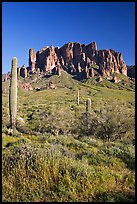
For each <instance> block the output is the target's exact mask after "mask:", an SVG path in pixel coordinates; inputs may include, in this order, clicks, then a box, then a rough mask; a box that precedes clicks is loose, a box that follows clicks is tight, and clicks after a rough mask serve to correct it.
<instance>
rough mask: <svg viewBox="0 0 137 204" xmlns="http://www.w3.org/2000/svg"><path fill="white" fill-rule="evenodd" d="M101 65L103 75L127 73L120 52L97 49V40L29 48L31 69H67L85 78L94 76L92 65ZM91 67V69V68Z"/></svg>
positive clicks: (51, 71) (51, 70)
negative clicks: (37, 48)
mask: <svg viewBox="0 0 137 204" xmlns="http://www.w3.org/2000/svg"><path fill="white" fill-rule="evenodd" d="M93 64H94V65H97V66H98V67H99V73H100V75H102V76H109V75H110V74H111V73H114V72H116V73H122V74H124V75H127V67H126V64H125V62H124V60H123V58H122V54H121V53H120V52H116V51H114V50H112V49H109V50H97V45H96V42H92V43H90V44H88V45H85V44H80V43H74V42H69V43H67V44H65V45H63V46H62V47H61V48H59V47H54V46H50V47H44V48H42V50H40V51H38V52H37V53H35V51H34V49H33V48H31V49H30V50H29V69H30V70H32V71H34V70H35V69H37V68H40V70H41V71H44V72H46V73H47V72H50V73H54V72H56V71H57V70H59V69H65V70H66V71H67V72H68V73H70V74H78V73H80V72H82V73H83V75H84V74H85V78H88V77H93V76H94V73H93V72H94V70H92V65H93ZM90 69H91V70H90Z"/></svg>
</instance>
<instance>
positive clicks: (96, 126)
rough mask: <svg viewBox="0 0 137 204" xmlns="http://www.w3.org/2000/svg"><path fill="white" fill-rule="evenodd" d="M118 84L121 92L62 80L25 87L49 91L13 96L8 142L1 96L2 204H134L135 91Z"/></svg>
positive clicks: (89, 82)
mask: <svg viewBox="0 0 137 204" xmlns="http://www.w3.org/2000/svg"><path fill="white" fill-rule="evenodd" d="M119 77H123V79H122V80H123V81H125V80H127V84H128V85H125V84H120V83H119V84H113V83H111V82H110V81H107V80H106V81H105V80H104V81H103V83H104V84H103V83H102V82H101V83H102V84H103V85H101V83H96V81H95V80H94V81H93V79H92V80H85V81H83V82H79V81H76V80H74V79H72V77H71V76H70V75H69V74H67V73H66V72H62V74H61V76H60V77H58V76H51V77H50V78H47V79H46V78H44V79H43V80H42V81H39V82H38V83H37V82H33V83H32V86H33V87H39V86H46V84H48V83H49V81H52V82H53V83H54V84H55V86H56V89H53V90H51V89H43V90H41V91H35V90H32V91H25V90H21V89H19V90H18V108H17V115H18V117H17V132H16V133H14V134H13V135H12V136H9V135H8V127H9V119H10V117H9V107H8V102H9V98H8V91H7V92H6V93H3V94H2V113H3V116H2V149H3V151H2V196H3V198H2V200H3V202H55V201H56V202H63V201H64V202H72V201H74V202H134V201H135V131H134V129H135V118H134V117H135V90H134V87H133V86H131V84H130V81H129V79H128V78H127V77H125V78H124V76H123V75H120V76H119ZM22 80H23V79H22ZM8 86H9V81H6V82H3V84H2V87H3V88H6V89H7V90H8ZM78 90H79V105H77V104H78ZM87 98H90V99H91V110H90V114H88V126H87V118H86V100H87ZM87 127H88V128H87Z"/></svg>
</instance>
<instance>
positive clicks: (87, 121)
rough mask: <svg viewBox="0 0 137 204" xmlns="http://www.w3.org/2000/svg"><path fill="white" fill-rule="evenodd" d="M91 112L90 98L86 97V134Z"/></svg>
mask: <svg viewBox="0 0 137 204" xmlns="http://www.w3.org/2000/svg"><path fill="white" fill-rule="evenodd" d="M90 112H91V99H90V98H88V99H87V100H86V123H87V125H86V126H87V134H89V129H90V124H89V116H90Z"/></svg>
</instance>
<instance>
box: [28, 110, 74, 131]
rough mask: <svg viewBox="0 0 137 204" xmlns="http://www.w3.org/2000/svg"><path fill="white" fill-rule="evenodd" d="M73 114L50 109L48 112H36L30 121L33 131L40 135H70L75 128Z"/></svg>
mask: <svg viewBox="0 0 137 204" xmlns="http://www.w3.org/2000/svg"><path fill="white" fill-rule="evenodd" d="M74 120H75V118H74V117H73V114H72V113H71V112H70V111H68V110H65V109H61V108H60V109H56V110H54V108H53V107H48V108H47V109H46V110H42V111H39V112H37V111H35V112H34V113H33V115H32V117H31V120H30V121H29V126H30V127H32V130H33V131H35V132H40V133H45V132H46V133H52V134H54V135H58V134H68V133H69V132H71V129H72V128H73V126H74Z"/></svg>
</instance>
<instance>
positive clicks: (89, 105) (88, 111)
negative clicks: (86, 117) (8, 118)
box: [86, 98, 91, 114]
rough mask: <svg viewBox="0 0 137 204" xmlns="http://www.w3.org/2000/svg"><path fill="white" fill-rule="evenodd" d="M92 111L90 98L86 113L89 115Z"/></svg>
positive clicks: (87, 102)
mask: <svg viewBox="0 0 137 204" xmlns="http://www.w3.org/2000/svg"><path fill="white" fill-rule="evenodd" d="M90 111H91V99H90V98H88V99H87V100H86V113H87V114H88V113H90Z"/></svg>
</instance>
